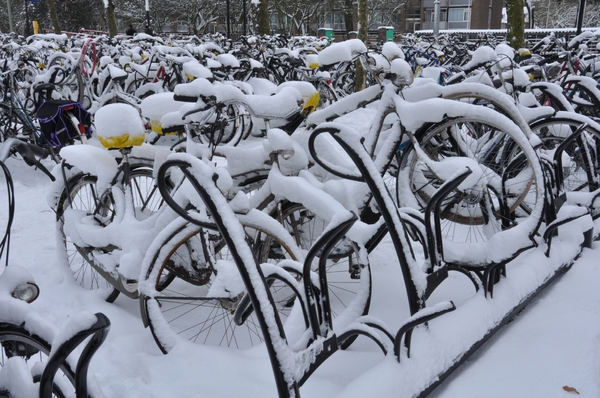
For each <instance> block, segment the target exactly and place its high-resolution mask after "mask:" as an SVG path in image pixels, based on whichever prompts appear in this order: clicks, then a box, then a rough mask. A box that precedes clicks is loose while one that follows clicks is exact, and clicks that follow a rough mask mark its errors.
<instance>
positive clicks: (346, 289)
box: [263, 203, 371, 328]
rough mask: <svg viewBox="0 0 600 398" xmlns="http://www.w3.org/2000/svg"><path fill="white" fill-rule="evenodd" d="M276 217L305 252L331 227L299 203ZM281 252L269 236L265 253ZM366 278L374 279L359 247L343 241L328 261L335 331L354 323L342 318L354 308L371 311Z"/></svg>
mask: <svg viewBox="0 0 600 398" xmlns="http://www.w3.org/2000/svg"><path fill="white" fill-rule="evenodd" d="M275 217H276V218H278V219H279V222H280V223H281V224H282V225H283V226H284V227H285V228H286V229H287V230H288V231H289V232H290V234H291V235H292V236H293V237H294V239H296V244H297V245H298V246H299V247H300V248H302V249H305V250H309V249H310V248H311V247H312V245H313V244H314V242H315V241H316V240H317V238H318V237H319V236H320V235H321V234H322V233H323V231H324V230H325V228H326V227H327V225H328V224H329V222H328V221H326V220H324V219H322V218H320V217H318V216H317V215H315V214H314V213H313V212H311V211H310V210H308V209H306V208H305V207H304V206H303V205H301V204H298V203H286V204H285V205H283V206H282V210H281V214H277V215H276V216H275ZM277 249H278V246H277V242H276V241H274V240H272V239H271V237H267V239H266V240H265V242H264V248H263V251H274V250H277ZM365 275H368V276H369V277H370V264H369V263H368V262H367V264H361V262H360V261H359V259H358V254H357V251H356V248H355V247H354V245H353V244H352V243H351V242H350V241H349V240H348V239H344V240H342V241H341V242H339V243H338V244H337V245H336V246H335V247H334V249H333V250H332V251H331V253H330V254H329V258H328V262H327V287H328V289H329V299H330V302H331V312H332V317H333V321H334V328H335V327H340V326H342V325H337V324H336V322H339V323H342V324H344V326H345V324H346V322H351V321H352V319H344V318H343V317H342V314H343V313H344V311H345V310H347V309H348V308H350V307H352V309H353V310H352V313H354V314H358V315H359V316H360V315H367V313H368V312H369V306H370V302H371V284H370V283H366V284H365V283H364V280H362V278H363V277H364V276H365ZM342 319H344V320H342Z"/></svg>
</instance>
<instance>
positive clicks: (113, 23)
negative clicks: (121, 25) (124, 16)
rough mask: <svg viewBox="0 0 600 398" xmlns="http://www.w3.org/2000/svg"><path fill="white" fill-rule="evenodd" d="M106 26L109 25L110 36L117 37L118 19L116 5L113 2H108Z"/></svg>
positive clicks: (110, 0) (111, 0)
mask: <svg viewBox="0 0 600 398" xmlns="http://www.w3.org/2000/svg"><path fill="white" fill-rule="evenodd" d="M106 24H107V25H108V36H109V37H115V36H116V35H117V34H118V33H119V32H118V30H117V18H116V16H115V4H114V3H113V0H108V2H107V7H106Z"/></svg>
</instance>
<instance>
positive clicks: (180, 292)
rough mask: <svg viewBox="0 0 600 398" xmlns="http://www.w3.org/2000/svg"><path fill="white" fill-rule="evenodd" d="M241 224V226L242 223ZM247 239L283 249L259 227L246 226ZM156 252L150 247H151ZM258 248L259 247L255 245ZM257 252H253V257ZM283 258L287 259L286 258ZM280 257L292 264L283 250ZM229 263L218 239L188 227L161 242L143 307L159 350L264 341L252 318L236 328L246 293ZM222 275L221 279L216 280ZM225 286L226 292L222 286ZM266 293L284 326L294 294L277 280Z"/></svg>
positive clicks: (249, 344)
mask: <svg viewBox="0 0 600 398" xmlns="http://www.w3.org/2000/svg"><path fill="white" fill-rule="evenodd" d="M243 224H244V223H243ZM244 230H245V231H246V237H247V239H248V240H249V241H250V242H257V241H259V240H260V239H264V236H265V235H266V236H270V237H271V238H272V239H274V240H275V241H278V242H279V247H280V248H285V244H284V243H283V242H280V241H279V240H278V238H277V237H276V236H272V235H271V234H269V233H268V232H266V231H263V230H261V228H260V227H257V226H253V225H248V224H245V225H244ZM153 246H154V245H153ZM259 246H260V245H259ZM256 251H257V250H255V252H256ZM258 252H259V253H257V256H258V255H260V256H261V257H262V258H260V257H259V258H258V260H259V261H260V262H271V261H272V260H273V259H272V258H271V259H269V258H265V252H264V251H262V254H261V253H260V252H261V250H258ZM284 252H285V253H284ZM279 257H285V258H290V259H294V258H293V256H292V255H291V254H290V253H289V252H287V251H285V249H283V250H282V251H280V252H279V254H278V258H279ZM228 260H229V249H228V247H227V246H226V245H225V244H224V242H223V240H222V239H221V238H220V235H219V234H218V233H215V232H212V231H211V232H209V231H206V230H203V229H202V228H200V227H197V226H194V225H192V224H189V223H186V224H183V225H182V226H180V228H178V229H177V230H175V231H174V232H173V233H172V234H170V235H169V236H168V237H167V238H166V239H165V240H164V244H163V245H162V246H161V247H159V248H158V250H157V252H156V253H154V254H153V255H152V263H151V264H150V266H149V268H148V272H147V274H146V278H150V277H151V275H154V276H153V278H155V279H153V280H149V282H150V283H152V284H153V287H154V289H155V290H156V291H157V293H156V294H154V295H153V296H152V297H146V298H145V299H144V300H142V302H143V307H144V312H145V314H146V316H147V320H148V324H149V326H150V330H151V332H152V335H153V336H154V339H155V341H156V343H157V344H158V346H159V348H160V349H161V350H162V351H163V352H164V353H167V352H168V351H169V350H170V349H171V348H172V345H173V344H174V342H173V336H174V335H178V336H179V338H183V339H186V340H188V341H191V342H193V343H197V344H209V345H217V346H226V347H230V348H237V349H244V348H249V347H252V346H254V345H256V344H260V343H262V341H263V337H262V331H261V329H260V326H259V324H258V322H257V320H256V317H255V314H254V313H252V314H250V316H248V317H247V318H246V319H245V320H244V322H243V323H242V324H241V325H237V324H236V323H235V322H234V313H235V310H236V309H237V307H238V305H239V304H240V300H241V298H242V297H243V296H244V290H245V289H244V287H243V283H242V282H241V280H239V279H237V278H239V274H238V272H237V269H236V268H235V265H234V264H233V263H232V262H231V261H228ZM168 274H171V275H172V274H174V275H176V278H175V280H174V281H173V282H172V283H171V284H170V285H169V287H168V288H166V289H164V290H162V291H158V290H159V289H161V288H162V286H161V285H162V282H161V280H163V279H164V278H165V276H166V275H168ZM218 274H219V275H220V277H221V278H223V279H219V278H218V277H217V276H218ZM223 281H227V282H228V284H227V286H223V284H222V283H223ZM270 290H271V294H272V295H273V298H274V300H275V303H276V306H277V308H278V311H279V316H280V317H281V318H282V321H283V320H284V319H285V318H286V317H287V315H288V314H289V312H290V310H291V307H292V304H293V302H294V299H295V295H294V294H293V290H292V289H289V288H288V287H287V286H286V283H285V282H283V281H281V280H276V279H273V280H272V282H271V281H270Z"/></svg>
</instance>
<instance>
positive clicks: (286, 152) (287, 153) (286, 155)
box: [277, 149, 295, 160]
mask: <svg viewBox="0 0 600 398" xmlns="http://www.w3.org/2000/svg"><path fill="white" fill-rule="evenodd" d="M294 153H295V151H294V150H293V149H280V150H279V151H277V154H278V155H279V156H281V158H282V159H283V160H290V159H291V158H292V156H294Z"/></svg>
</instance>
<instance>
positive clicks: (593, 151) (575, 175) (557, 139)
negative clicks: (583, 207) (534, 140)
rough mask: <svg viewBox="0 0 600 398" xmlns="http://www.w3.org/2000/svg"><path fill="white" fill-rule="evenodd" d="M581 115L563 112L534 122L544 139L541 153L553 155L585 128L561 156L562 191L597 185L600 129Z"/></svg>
mask: <svg viewBox="0 0 600 398" xmlns="http://www.w3.org/2000/svg"><path fill="white" fill-rule="evenodd" d="M584 124H585V121H582V120H580V119H579V118H573V117H569V116H568V115H561V116H559V117H552V118H549V119H544V120H540V121H537V122H535V123H532V125H531V130H532V131H533V132H534V133H535V134H536V135H537V136H538V137H540V139H541V140H542V146H541V147H540V148H539V149H538V151H539V152H540V153H543V154H545V155H546V156H548V157H550V158H554V156H555V151H556V149H558V147H559V146H560V145H561V144H563V142H564V141H565V140H566V139H567V138H568V137H569V136H570V135H571V133H573V132H575V131H578V130H580V129H581V128H584V130H583V131H582V132H581V133H580V134H581V138H576V139H575V140H573V141H572V142H571V143H569V144H567V146H566V147H565V148H564V150H563V152H562V155H561V159H560V160H561V162H562V169H561V173H562V176H561V177H562V186H561V187H559V189H560V190H561V191H563V192H575V191H578V192H591V191H594V190H596V189H597V188H598V185H599V184H600V182H599V176H598V170H597V167H598V160H599V159H598V156H599V154H598V149H599V148H600V131H599V130H597V129H595V128H594V127H593V126H591V125H589V124H585V125H584Z"/></svg>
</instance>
